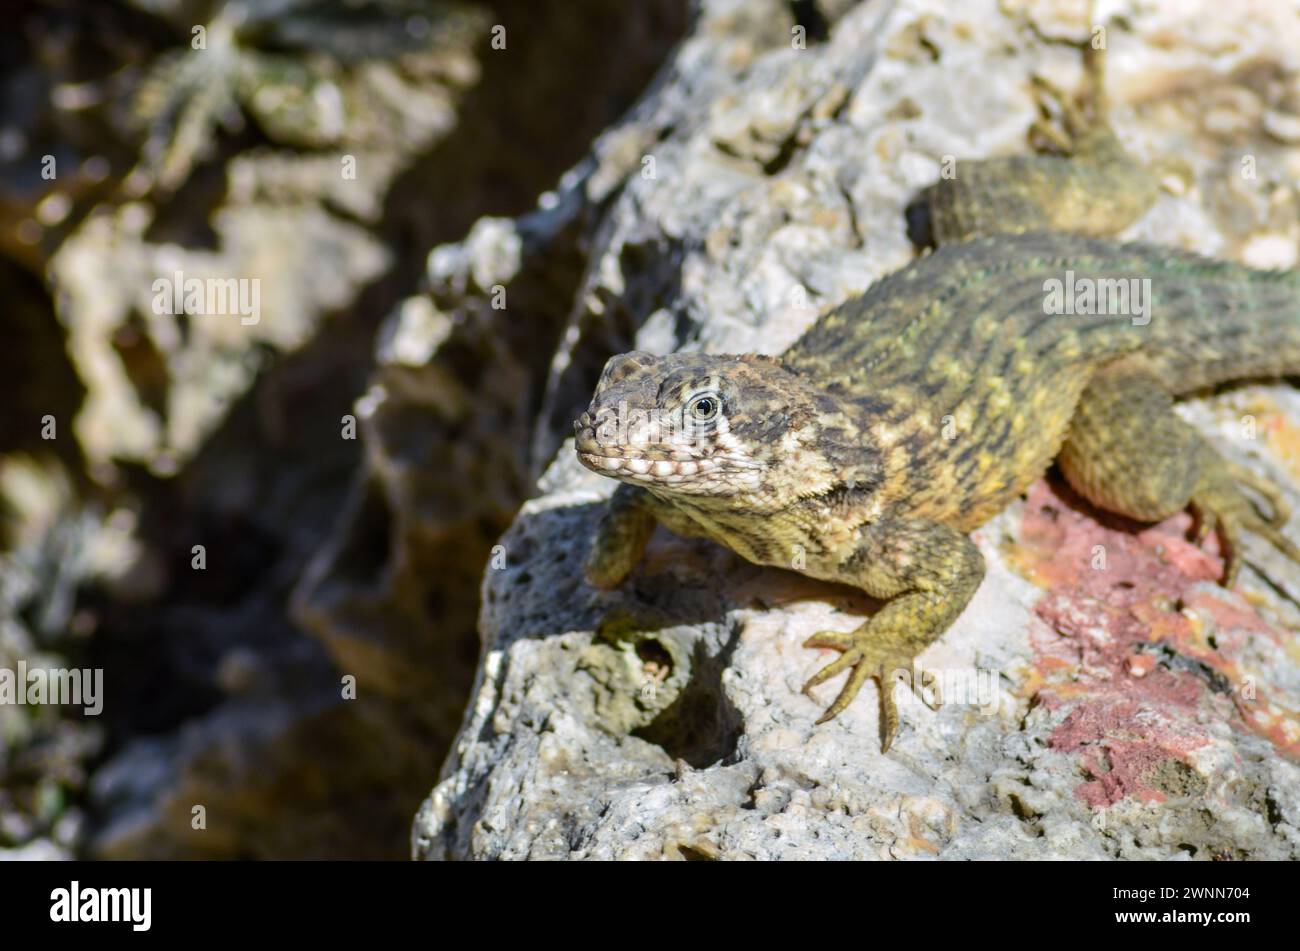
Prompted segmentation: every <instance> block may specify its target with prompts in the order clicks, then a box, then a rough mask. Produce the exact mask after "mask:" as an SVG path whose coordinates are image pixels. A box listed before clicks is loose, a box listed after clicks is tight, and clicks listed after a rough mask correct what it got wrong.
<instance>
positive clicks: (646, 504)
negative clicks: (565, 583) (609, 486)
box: [583, 482, 708, 591]
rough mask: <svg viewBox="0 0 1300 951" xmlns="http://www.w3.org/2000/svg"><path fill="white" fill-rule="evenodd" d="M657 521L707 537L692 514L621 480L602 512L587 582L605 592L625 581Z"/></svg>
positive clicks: (674, 530) (682, 533)
mask: <svg viewBox="0 0 1300 951" xmlns="http://www.w3.org/2000/svg"><path fill="white" fill-rule="evenodd" d="M656 522H658V523H659V524H662V525H663V526H664V527H665V528H667V529H668V530H669V531H670V532H672V533H673V534H675V535H680V536H681V537H683V538H692V537H699V536H704V537H708V535H707V533H706V532H705V531H704V530H703V529H702V528H701V527H700V526H699V525H697V524H696V523H695V522H693V521H692V520H691V519H690V517H689V516H687V515H684V514H682V513H681V512H680V511H679V510H678V509H676V508H674V507H673V506H672V505H670V504H668V503H667V502H662V501H660V500H659V499H657V498H655V497H654V495H652V494H651V493H650V492H647V491H646V490H645V489H643V488H641V487H639V486H635V485H628V484H627V483H625V482H623V483H619V486H618V488H617V489H615V490H614V494H613V495H612V496H610V499H609V503H608V504H607V505H606V507H605V511H604V513H603V514H602V515H601V518H600V524H599V525H598V526H597V527H596V537H595V539H594V540H593V541H592V543H591V551H590V552H589V553H588V555H587V561H586V564H585V565H584V566H583V574H584V575H585V576H586V579H587V583H588V584H590V585H591V586H592V587H593V588H600V589H601V590H602V591H608V590H611V589H613V588H617V587H618V586H619V585H620V584H622V583H623V581H624V580H625V579H626V578H627V576H628V575H629V574H631V573H632V569H633V568H635V567H636V563H637V562H638V561H640V560H641V555H642V553H643V552H644V551H645V546H646V544H647V543H648V542H649V541H650V536H651V535H652V534H653V533H654V530H655V523H656Z"/></svg>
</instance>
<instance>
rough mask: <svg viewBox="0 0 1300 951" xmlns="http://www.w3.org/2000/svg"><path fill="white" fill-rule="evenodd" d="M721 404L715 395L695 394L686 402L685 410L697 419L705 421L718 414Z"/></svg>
mask: <svg viewBox="0 0 1300 951" xmlns="http://www.w3.org/2000/svg"><path fill="white" fill-rule="evenodd" d="M721 406H722V401H721V400H719V399H718V398H717V397H716V396H712V395H709V394H705V395H704V396H697V397H695V399H693V400H691V401H690V403H688V404H687V407H686V409H687V411H688V412H689V413H690V414H691V415H692V416H694V417H695V418H696V419H697V420H698V421H700V422H702V423H707V422H708V421H709V420H711V419H713V417H715V416H717V415H718V410H719V409H720V408H721Z"/></svg>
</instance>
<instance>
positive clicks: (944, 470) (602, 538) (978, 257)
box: [575, 130, 1300, 750]
mask: <svg viewBox="0 0 1300 951" xmlns="http://www.w3.org/2000/svg"><path fill="white" fill-rule="evenodd" d="M1090 141H1091V142H1092V144H1090V145H1087V147H1081V148H1080V149H1078V150H1077V152H1076V153H1075V154H1074V155H1072V156H1071V157H1069V158H1059V157H1051V158H1050V161H1051V162H1052V163H1056V164H1051V165H1049V166H1046V167H1047V168H1048V171H1042V172H1041V173H1040V172H1035V173H1034V174H1027V173H1026V172H1025V169H1026V168H1030V167H1031V166H1034V163H1035V161H1038V162H1040V163H1041V162H1042V161H1045V160H1047V158H1048V157H1040V158H1039V159H1038V160H1035V159H1027V160H1024V162H1025V163H1028V164H1020V165H1015V164H1014V163H1012V164H1008V162H1009V160H993V161H992V162H990V163H972V164H971V165H967V166H963V167H964V168H965V169H966V170H967V171H966V175H967V176H968V177H966V178H964V179H963V178H962V172H961V171H960V170H959V178H958V180H956V181H955V182H953V181H949V182H941V183H940V184H939V185H938V186H936V187H935V189H934V190H932V191H931V192H930V194H929V200H930V209H931V213H932V215H933V216H934V219H935V220H934V225H935V227H934V230H935V233H936V234H937V235H939V236H940V238H941V239H944V238H949V239H951V238H965V237H967V236H968V235H969V234H970V233H971V232H972V230H975V231H979V230H990V229H992V230H998V229H999V226H1000V225H1001V226H1002V227H1001V228H1000V230H1001V231H1002V232H1003V233H1001V234H994V235H992V236H986V237H977V238H973V239H971V240H965V241H962V242H961V243H956V244H947V243H945V244H943V246H941V247H940V248H939V249H938V250H937V251H936V252H934V253H933V254H930V255H928V256H926V257H923V258H921V259H919V260H917V261H914V262H913V263H912V264H910V265H908V266H907V267H905V268H903V269H902V270H900V271H898V272H895V273H894V274H892V275H890V276H889V277H887V278H885V279H884V280H882V281H880V282H879V283H877V284H876V285H875V286H874V287H872V288H871V289H870V290H869V291H868V292H867V293H865V294H863V295H862V296H861V297H858V298H855V299H853V300H849V301H847V302H845V303H844V304H842V305H841V306H839V307H837V308H836V309H835V310H833V311H831V312H830V313H828V314H826V315H824V316H823V317H822V318H821V319H820V320H818V322H817V323H816V324H814V325H813V326H812V327H811V328H810V329H809V330H808V331H807V332H806V333H805V334H804V336H803V337H802V338H800V340H799V341H798V342H797V343H795V345H794V346H793V347H791V348H790V349H789V350H788V351H787V352H786V353H785V354H784V355H783V356H782V357H781V358H780V359H779V360H778V359H773V358H770V357H758V356H752V355H746V356H708V355H701V354H674V355H670V356H666V357H656V356H652V355H650V354H646V353H640V352H637V353H631V354H624V355H621V356H616V357H614V358H612V359H611V360H610V361H609V363H608V364H607V365H606V367H605V370H604V373H603V375H602V377H601V380H600V382H599V384H598V386H597V388H596V393H595V395H594V397H593V399H592V402H591V406H590V407H589V409H588V411H587V412H586V413H584V414H583V416H582V418H581V419H579V420H578V421H577V423H576V424H575V427H576V430H577V437H576V449H577V452H578V456H579V459H580V460H581V461H582V462H583V464H584V465H586V466H587V467H589V468H591V469H593V470H594V471H596V472H599V473H601V474H603V475H608V476H612V477H614V478H617V479H619V480H621V481H622V482H623V483H624V484H623V485H620V486H619V488H618V490H617V492H616V493H615V497H614V501H613V502H612V504H611V506H610V508H609V510H608V511H607V513H606V516H605V518H604V519H603V521H602V523H601V527H600V529H599V531H598V534H597V538H596V541H595V544H594V545H593V548H592V552H591V555H590V557H589V559H588V563H587V576H588V579H589V580H590V581H591V582H592V583H593V584H595V585H597V586H599V587H604V588H608V587H613V586H615V585H617V584H619V583H620V582H621V581H622V580H623V579H624V578H625V577H626V575H627V574H628V572H630V571H631V569H632V567H633V566H634V564H635V563H636V561H637V559H638V557H639V555H640V553H641V550H642V548H643V547H644V545H645V543H646V540H647V539H648V537H649V535H650V532H651V530H652V528H653V526H654V523H655V522H656V521H658V522H661V523H663V524H664V525H665V526H666V527H667V528H668V529H670V530H671V531H674V532H676V533H679V534H683V535H702V536H705V537H708V538H711V539H713V540H715V541H717V542H720V543H722V544H724V545H726V546H728V547H729V548H731V549H732V550H734V551H735V552H737V553H738V554H740V555H741V556H743V557H744V558H746V559H748V560H750V561H752V562H755V563H758V564H763V565H774V566H780V567H786V568H794V569H796V570H800V571H803V572H804V573H806V574H808V575H811V576H813V577H816V578H821V579H825V580H828V581H837V582H843V583H847V584H851V585H854V586H856V587H858V588H861V589H862V590H864V591H866V592H868V593H869V594H871V595H873V596H876V597H879V598H885V599H888V603H887V604H886V605H885V606H884V607H883V608H882V609H881V610H880V611H879V612H878V613H877V614H875V615H874V616H873V617H871V618H870V619H869V620H867V621H866V622H865V623H863V624H862V625H860V626H859V627H858V628H857V629H856V630H854V631H852V632H849V633H843V632H834V631H823V632H820V633H818V634H816V635H814V636H813V637H811V638H809V639H808V641H807V642H806V646H809V647H825V648H833V649H836V650H839V651H842V654H841V656H840V657H839V658H838V659H836V660H835V661H834V662H832V663H831V664H829V665H828V666H827V667H825V668H824V669H822V670H821V671H819V672H818V673H817V674H816V675H814V676H813V677H812V678H811V679H810V680H809V681H808V683H807V685H806V686H805V690H808V689H810V688H812V687H814V686H816V685H818V684H820V683H822V682H824V681H826V680H828V679H830V678H831V677H834V676H836V675H837V674H839V673H841V672H843V671H849V672H850V673H849V676H848V678H847V680H846V682H845V684H844V686H843V687H842V689H841V690H840V693H839V695H838V696H837V698H836V699H835V701H834V702H833V703H832V704H831V706H830V707H829V708H828V709H827V710H826V712H825V713H824V714H823V716H822V717H821V718H820V720H819V721H818V722H823V721H825V720H827V719H830V718H831V717H834V716H835V715H837V714H838V713H840V712H841V711H842V710H844V709H845V707H847V706H848V704H849V703H850V702H851V701H852V699H853V698H854V696H855V695H856V693H857V692H858V690H859V689H860V688H861V686H862V684H863V683H864V682H865V681H866V680H867V679H868V678H875V679H876V680H877V681H878V683H879V684H880V702H881V721H880V722H881V739H882V745H883V747H884V749H886V750H887V749H888V748H889V745H890V743H891V742H892V739H893V737H894V735H895V733H896V730H897V727H898V713H897V709H896V707H895V704H894V701H893V697H892V689H890V688H891V687H892V678H893V677H895V676H897V675H898V674H899V673H900V672H902V673H903V674H905V675H910V674H911V673H912V669H913V665H914V660H915V658H916V656H917V655H918V654H919V653H920V652H921V651H922V650H923V649H924V648H925V647H926V645H928V644H930V643H932V642H933V641H934V640H935V639H937V638H938V637H939V636H940V635H941V634H942V633H943V631H944V630H945V629H947V627H948V626H949V625H950V624H951V623H952V622H953V621H954V620H955V619H956V617H957V616H958V615H959V614H960V613H961V611H962V609H963V608H964V607H965V605H966V603H967V602H968V601H969V600H970V598H971V596H972V595H973V594H974V592H975V590H976V588H977V587H978V586H979V583H980V580H981V579H982V577H983V573H984V561H983V557H982V556H981V554H980V552H979V550H978V549H977V548H976V547H975V545H974V544H973V543H972V542H971V541H970V539H969V537H968V535H967V533H968V532H970V531H972V530H973V529H975V528H977V527H979V526H980V525H982V524H983V523H984V522H986V521H987V520H988V519H989V518H990V517H992V516H993V515H994V514H996V513H997V512H998V511H1000V510H1001V509H1002V508H1003V507H1004V506H1006V505H1007V503H1008V502H1010V501H1011V500H1013V499H1014V498H1016V497H1017V496H1019V495H1020V494H1021V493H1022V492H1023V491H1024V490H1025V489H1026V488H1028V486H1029V485H1030V484H1031V483H1032V482H1033V481H1034V480H1036V479H1038V478H1039V477H1040V476H1042V475H1043V473H1044V472H1045V471H1046V469H1047V468H1048V466H1049V465H1050V464H1051V463H1052V461H1053V459H1055V458H1057V456H1058V454H1059V456H1060V461H1061V467H1062V470H1063V471H1064V473H1065V475H1066V477H1067V478H1068V479H1069V480H1070V481H1071V483H1072V484H1074V485H1075V487H1076V488H1077V489H1078V490H1079V491H1080V492H1081V493H1082V494H1083V495H1084V496H1085V497H1087V498H1088V499H1089V500H1091V501H1092V502H1093V503H1094V504H1096V505H1098V506H1100V507H1103V508H1106V509H1109V510H1111V511H1115V512H1118V513H1121V514H1124V515H1127V516H1129V517H1132V518H1137V519H1143V520H1150V521H1154V520H1158V519H1162V518H1165V517H1167V516H1169V515H1171V514H1173V513H1175V512H1177V511H1178V510H1180V509H1182V508H1184V507H1186V506H1189V505H1190V506H1192V507H1193V508H1194V509H1195V511H1196V513H1197V515H1198V517H1199V528H1200V531H1201V533H1202V534H1205V533H1207V532H1209V531H1211V530H1214V529H1217V530H1219V531H1220V532H1221V533H1222V535H1223V537H1224V540H1225V542H1226V547H1227V549H1228V559H1227V564H1226V567H1225V583H1227V584H1231V583H1232V579H1233V578H1234V577H1235V574H1236V571H1237V568H1238V565H1239V563H1240V559H1239V555H1238V552H1239V539H1240V536H1241V534H1242V532H1243V531H1250V532H1254V533H1257V534H1261V535H1263V536H1264V537H1266V538H1268V539H1269V540H1270V541H1271V542H1272V543H1273V544H1274V545H1276V546H1277V547H1278V548H1279V549H1280V550H1281V551H1283V552H1284V553H1285V554H1286V555H1287V556H1288V557H1290V558H1291V559H1292V560H1295V561H1297V562H1300V548H1298V547H1297V545H1296V544H1295V542H1294V541H1293V540H1292V537H1291V536H1289V535H1285V534H1283V527H1284V526H1285V524H1286V522H1287V519H1288V517H1289V514H1290V513H1289V512H1287V511H1286V509H1285V507H1284V506H1282V505H1281V504H1280V497H1279V496H1278V494H1277V493H1276V492H1275V491H1274V490H1273V489H1272V488H1271V487H1270V486H1268V485H1267V484H1264V483H1262V482H1261V480H1258V479H1256V478H1254V477H1253V476H1250V475H1249V474H1248V473H1244V472H1241V471H1239V470H1237V469H1235V468H1233V467H1232V466H1230V465H1229V464H1228V463H1226V462H1225V461H1224V460H1222V459H1221V458H1220V457H1219V456H1218V455H1217V454H1216V453H1215V452H1214V450H1213V449H1212V448H1211V447H1210V446H1209V444H1208V443H1206V442H1204V440H1203V439H1202V438H1201V437H1200V436H1199V434H1197V433H1196V432H1195V430H1193V429H1192V428H1191V427H1190V426H1188V425H1187V424H1185V423H1183V422H1182V421H1181V420H1180V419H1179V418H1178V417H1177V416H1176V415H1175V414H1174V413H1173V411H1172V408H1171V406H1172V399H1173V397H1175V396H1178V395H1183V394H1186V393H1190V392H1192V391H1194V390H1198V389H1201V388H1204V387H1206V386H1211V385H1215V384H1218V383H1223V382H1227V381H1231V380H1241V379H1248V378H1267V377H1276V376H1279V375H1282V374H1287V373H1296V372H1300V275H1298V274H1296V273H1292V272H1288V273H1265V272H1259V271H1252V270H1249V269H1247V268H1243V267H1240V266H1237V265H1234V264H1229V263H1224V262H1217V261H1211V260H1208V259H1205V258H1201V257H1198V256H1196V255H1191V254H1187V253H1183V252H1179V251H1174V250H1170V249H1165V248H1160V247H1155V246H1146V245H1140V244H1119V243H1115V242H1112V241H1107V240H1101V239H1098V238H1095V237H1088V236H1087V235H1092V234H1102V233H1105V232H1108V231H1112V230H1115V229H1116V228H1118V227H1122V226H1123V225H1125V224H1127V223H1128V221H1130V220H1132V218H1134V217H1136V215H1137V214H1140V213H1141V211H1142V210H1144V209H1145V208H1146V207H1147V206H1148V205H1149V204H1150V199H1151V198H1152V196H1153V195H1154V192H1153V191H1152V189H1153V188H1154V185H1153V179H1152V178H1151V176H1150V173H1147V172H1145V171H1141V170H1137V171H1134V170H1132V167H1131V163H1130V162H1129V160H1128V159H1127V158H1126V157H1125V156H1123V155H1122V150H1120V151H1118V152H1117V151H1116V149H1117V148H1118V147H1117V146H1114V147H1112V145H1113V143H1114V139H1113V136H1110V135H1109V133H1108V130H1106V131H1105V133H1103V134H1099V135H1096V136H1094V137H1092V139H1091V140H1090ZM1108 143H1109V144H1108ZM1013 165H1014V167H1013ZM1017 176H1019V177H1017ZM1095 188H1106V189H1109V190H1110V191H1111V195H1110V197H1109V200H1107V201H1097V200H1092V199H1093V195H1091V194H1089V192H1090V190H1092V189H1095ZM949 192H951V193H950V194H949ZM1090 209H1091V210H1090ZM1025 220H1028V221H1029V222H1030V227H1033V226H1037V227H1052V228H1059V229H1063V230H1068V231H1073V232H1075V233H1073V234H1069V233H1060V232H1056V231H1041V230H1040V231H1034V230H1029V231H1024V230H1023V227H1022V223H1023V222H1024V221H1025ZM1068 271H1073V272H1074V274H1075V275H1076V276H1077V277H1088V278H1092V279H1137V280H1142V279H1149V281H1150V285H1149V290H1150V299H1149V305H1150V309H1149V312H1148V313H1149V317H1150V319H1149V322H1145V321H1143V320H1140V319H1139V320H1130V319H1124V318H1115V317H1110V318H1103V317H1095V316H1065V315H1061V314H1049V313H1048V312H1047V308H1046V303H1045V302H1046V299H1047V297H1048V294H1047V284H1046V282H1048V281H1053V280H1056V281H1065V280H1066V279H1067V272H1068ZM656 421H657V422H658V423H659V425H658V426H655V425H651V423H653V422H656ZM1239 482H1245V483H1246V484H1247V486H1248V487H1249V488H1250V489H1252V490H1253V491H1254V492H1256V493H1257V494H1259V495H1262V496H1263V498H1264V500H1265V502H1267V503H1268V512H1267V514H1263V513H1262V512H1261V510H1260V509H1259V508H1257V507H1256V506H1255V505H1254V504H1253V503H1252V502H1251V501H1250V500H1249V499H1248V497H1247V496H1246V495H1245V494H1243V493H1242V491H1241V489H1240V488H1239V485H1238V483H1239ZM913 686H914V687H915V686H919V685H918V684H916V683H915V682H914V683H913Z"/></svg>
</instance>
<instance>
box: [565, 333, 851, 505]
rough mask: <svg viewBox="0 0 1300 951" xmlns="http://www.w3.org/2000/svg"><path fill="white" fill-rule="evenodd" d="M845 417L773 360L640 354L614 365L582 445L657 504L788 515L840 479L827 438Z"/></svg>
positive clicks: (585, 458)
mask: <svg viewBox="0 0 1300 951" xmlns="http://www.w3.org/2000/svg"><path fill="white" fill-rule="evenodd" d="M838 410H839V407H838V403H837V401H835V400H834V399H833V398H832V397H830V396H829V395H827V394H825V393H823V392H820V391H818V390H816V389H814V388H812V387H810V386H809V385H808V384H807V383H806V382H805V380H804V379H803V378H802V377H801V376H799V375H798V374H795V373H793V372H791V371H790V370H788V369H786V367H785V366H783V365H782V364H781V362H780V361H779V360H776V359H773V358H772V357H763V356H754V355H744V356H714V355H707V354H695V353H679V354H671V355H669V356H663V357H659V356H654V355H652V354H649V353H644V352H641V351H637V352H634V353H626V354H622V355H620V356H616V357H613V358H611V359H610V360H609V362H608V363H606V364H605V369H604V371H603V372H602V374H601V377H600V382H599V383H598V384H597V386H596V392H595V395H594V396H593V397H592V401H591V405H590V406H589V407H588V409H587V411H586V412H585V413H583V414H582V416H581V418H579V419H578V420H577V421H576V422H575V423H574V428H575V430H576V440H575V446H576V449H577V453H578V459H579V460H580V461H581V462H582V464H583V465H585V466H586V467H587V468H589V469H591V470H592V471H594V472H598V473H600V474H601V475H607V476H611V477H613V478H615V479H619V480H621V481H623V482H627V483H630V484H632V485H639V486H642V487H644V488H647V489H650V490H652V491H653V492H654V493H655V494H656V495H660V496H674V495H675V496H686V497H691V498H692V499H693V500H695V501H696V502H704V501H706V500H711V501H713V502H714V503H715V504H722V505H726V504H728V503H729V502H730V503H734V504H743V505H745V506H749V507H752V506H754V505H755V504H756V503H757V502H760V501H761V502H763V503H766V504H769V505H771V506H773V507H780V506H783V505H787V504H789V503H791V502H793V501H795V500H797V499H799V498H804V497H807V496H809V495H815V494H818V493H820V492H823V491H826V490H828V489H830V488H832V487H833V486H834V485H835V484H836V483H837V481H838V480H839V475H840V474H839V473H838V472H837V471H836V469H837V465H836V463H837V460H835V459H833V458H830V457H829V456H828V455H827V452H826V448H827V445H828V443H827V440H826V438H825V431H826V426H827V424H828V422H830V421H833V420H835V419H839V418H841V417H842V415H843V414H841V413H839V411H838ZM858 451H859V452H861V451H862V450H861V448H859V450H858Z"/></svg>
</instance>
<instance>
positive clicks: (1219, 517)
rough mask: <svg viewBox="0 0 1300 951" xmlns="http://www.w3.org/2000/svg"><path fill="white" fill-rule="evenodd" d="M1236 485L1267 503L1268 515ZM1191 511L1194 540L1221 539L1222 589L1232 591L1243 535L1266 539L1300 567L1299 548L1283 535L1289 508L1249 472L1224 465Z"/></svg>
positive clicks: (1207, 482)
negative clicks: (1240, 484)
mask: <svg viewBox="0 0 1300 951" xmlns="http://www.w3.org/2000/svg"><path fill="white" fill-rule="evenodd" d="M1239 482H1240V483H1244V484H1245V485H1247V486H1249V487H1250V488H1251V489H1253V490H1254V491H1256V492H1257V493H1258V494H1259V495H1261V496H1262V497H1263V498H1264V499H1265V501H1267V502H1268V508H1269V512H1268V514H1267V515H1265V514H1264V513H1263V512H1261V511H1260V509H1259V507H1258V506H1256V505H1255V504H1254V503H1253V502H1252V501H1251V500H1250V499H1249V498H1248V497H1247V496H1246V495H1245V494H1244V493H1243V492H1242V491H1241V489H1240V488H1239V487H1238V483H1239ZM1192 508H1193V510H1194V511H1195V513H1196V523H1197V524H1196V540H1197V541H1198V542H1202V541H1204V540H1205V539H1206V538H1207V537H1208V536H1209V535H1210V533H1211V532H1213V531H1216V530H1217V531H1218V533H1219V536H1220V538H1221V539H1222V540H1223V548H1224V555H1223V559H1224V565H1223V579H1222V584H1223V585H1224V587H1227V588H1231V587H1232V586H1233V585H1234V584H1236V582H1237V575H1238V573H1239V572H1240V570H1241V561H1242V557H1241V550H1242V549H1241V536H1242V533H1243V532H1249V533H1251V534H1254V535H1259V536H1260V537H1262V538H1264V539H1267V540H1268V541H1269V542H1270V543H1271V544H1272V545H1273V547H1274V548H1276V549H1277V550H1278V551H1280V552H1281V553H1282V554H1283V555H1285V556H1286V557H1287V558H1289V559H1290V560H1291V561H1293V562H1296V563H1297V564H1300V546H1297V545H1296V543H1295V542H1293V541H1292V540H1291V539H1290V538H1288V537H1287V536H1286V535H1284V534H1283V533H1282V527H1283V526H1284V525H1286V524H1287V522H1288V521H1289V520H1290V518H1291V509H1290V506H1288V505H1287V504H1286V502H1285V501H1284V500H1283V498H1282V496H1281V495H1280V494H1279V493H1278V491H1277V490H1276V488H1274V487H1273V486H1272V485H1270V484H1268V483H1267V482H1265V481H1264V480H1262V479H1260V478H1258V477H1257V476H1255V474H1254V473H1252V472H1250V471H1249V470H1248V469H1244V468H1242V467H1241V466H1237V465H1234V464H1232V463H1224V464H1223V466H1222V467H1221V468H1219V469H1218V470H1217V471H1216V472H1215V473H1214V474H1213V475H1212V476H1211V477H1210V478H1208V479H1206V480H1205V481H1204V482H1203V483H1202V486H1201V487H1200V488H1199V489H1198V490H1197V491H1196V492H1195V493H1194V494H1193V495H1192Z"/></svg>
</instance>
